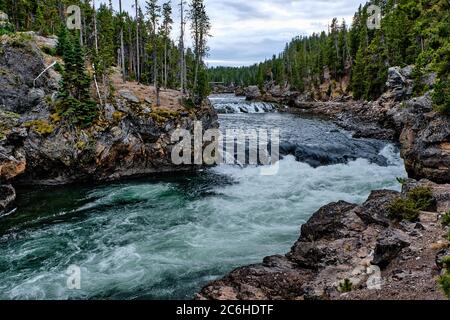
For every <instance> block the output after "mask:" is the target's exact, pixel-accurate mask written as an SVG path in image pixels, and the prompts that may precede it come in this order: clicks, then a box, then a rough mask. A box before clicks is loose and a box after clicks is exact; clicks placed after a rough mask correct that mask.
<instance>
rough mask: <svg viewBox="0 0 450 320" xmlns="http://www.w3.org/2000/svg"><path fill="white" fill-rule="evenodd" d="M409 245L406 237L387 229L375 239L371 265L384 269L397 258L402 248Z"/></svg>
mask: <svg viewBox="0 0 450 320" xmlns="http://www.w3.org/2000/svg"><path fill="white" fill-rule="evenodd" d="M409 245H410V243H409V242H408V241H407V238H406V235H404V234H402V233H400V231H397V230H393V229H387V230H385V231H383V232H382V233H381V234H380V236H379V237H378V239H377V244H376V247H375V253H374V258H373V260H372V262H371V263H372V264H373V265H376V266H379V267H380V268H381V269H384V268H386V267H387V266H388V265H389V264H390V263H391V261H392V260H394V259H395V258H397V257H398V255H399V254H400V252H401V251H402V250H403V248H406V247H408V246H409Z"/></svg>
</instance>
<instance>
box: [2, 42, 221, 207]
mask: <svg viewBox="0 0 450 320" xmlns="http://www.w3.org/2000/svg"><path fill="white" fill-rule="evenodd" d="M47 40H48V41H47ZM47 40H45V39H44V38H42V37H39V36H36V35H35V34H33V33H27V34H21V33H17V34H14V35H11V36H3V37H1V38H0V51H1V52H2V55H0V87H1V88H2V89H1V90H0V183H2V185H1V191H2V195H1V197H0V201H1V203H0V211H1V210H2V209H4V208H6V206H8V205H9V204H10V203H11V201H13V200H14V197H15V194H14V196H13V194H12V193H11V190H13V189H11V188H12V187H10V184H32V185H36V184H45V185H58V184H67V183H74V182H84V181H111V180H116V179H120V178H124V177H134V176H142V175H148V174H155V173H164V172H173V171H186V170H193V169H196V168H197V167H196V166H194V165H181V166H176V165H174V164H173V163H172V160H171V151H172V148H173V146H174V145H175V143H174V142H172V141H171V137H172V133H173V132H174V131H175V130H177V129H185V130H188V131H191V132H192V131H193V129H194V123H195V122H196V121H200V122H201V123H202V126H203V130H207V129H209V128H216V127H217V126H218V123H217V114H216V112H215V111H214V109H213V108H212V107H211V106H210V105H209V104H208V103H205V104H204V105H202V106H201V107H198V108H194V109H191V108H186V107H184V106H183V104H182V99H181V95H180V94H179V93H178V92H176V91H173V90H165V91H161V101H162V105H161V106H160V107H158V106H155V105H152V102H153V101H156V99H154V90H153V89H152V88H150V87H147V86H143V85H138V84H135V83H127V84H123V83H122V82H120V87H119V88H117V90H116V92H117V93H116V94H115V96H114V97H112V98H111V99H110V101H108V103H106V104H105V105H104V106H101V105H99V106H98V107H99V110H100V114H99V117H98V119H97V120H96V121H95V123H94V124H93V125H92V126H91V127H89V128H75V127H73V126H70V125H67V124H66V123H64V121H63V120H62V119H61V117H60V115H59V114H58V112H57V110H56V109H55V97H56V96H57V92H58V82H59V79H60V75H59V74H58V73H57V72H55V71H54V70H51V71H49V72H46V73H45V74H44V75H43V76H42V77H40V78H39V79H38V80H37V81H34V79H36V77H37V76H38V75H39V74H40V73H41V72H42V71H43V70H44V69H45V68H46V66H47V65H48V64H49V63H48V61H52V60H54V59H57V57H50V56H48V55H47V54H45V53H44V51H43V50H42V48H41V46H54V45H55V42H54V41H53V39H47ZM118 78H120V77H118ZM112 83H113V84H114V78H113V79H112Z"/></svg>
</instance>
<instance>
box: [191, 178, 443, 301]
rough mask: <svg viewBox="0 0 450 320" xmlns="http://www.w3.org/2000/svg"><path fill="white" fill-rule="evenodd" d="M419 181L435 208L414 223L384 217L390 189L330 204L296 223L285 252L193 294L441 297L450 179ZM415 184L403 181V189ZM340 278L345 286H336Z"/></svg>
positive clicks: (392, 193)
mask: <svg viewBox="0 0 450 320" xmlns="http://www.w3.org/2000/svg"><path fill="white" fill-rule="evenodd" d="M419 184H420V185H427V186H431V187H432V189H433V195H434V197H435V199H436V200H437V212H422V213H421V215H420V222H415V223H412V222H406V221H403V222H400V223H398V222H394V221H392V220H391V219H389V218H388V211H387V207H388V205H389V204H390V203H391V201H392V200H393V199H394V198H396V197H398V196H400V195H401V193H398V192H395V191H388V190H380V191H374V192H372V194H371V195H370V197H369V198H368V199H367V201H366V202H365V203H364V204H362V205H356V204H351V203H346V202H343V201H341V202H337V203H332V204H329V205H327V206H325V207H323V208H321V209H320V210H319V211H317V212H316V213H315V214H314V215H313V216H312V217H311V219H310V220H309V221H308V222H307V223H306V224H305V225H303V226H302V227H301V236H300V238H299V240H298V241H297V242H296V243H295V245H294V246H293V247H292V249H291V251H290V252H289V253H288V254H286V255H284V256H282V255H278V256H271V257H266V258H265V259H264V261H263V263H261V264H255V265H251V266H247V267H243V268H239V269H236V270H234V271H233V272H231V273H230V274H229V275H228V276H227V277H225V278H223V279H221V280H218V281H215V282H213V283H211V284H209V285H207V286H206V287H204V288H203V289H202V291H201V292H200V293H199V294H198V295H197V297H196V298H197V299H219V300H221V299H225V300H237V299H239V300H241V299H243V300H253V299H292V300H297V299H444V298H445V297H444V296H443V294H442V293H441V292H440V291H439V289H438V288H437V284H436V278H437V276H438V275H439V274H440V271H441V270H440V268H442V266H440V265H439V264H437V263H436V259H437V258H439V257H442V255H445V254H448V253H449V249H448V245H449V244H448V242H447V240H445V238H444V234H445V233H446V232H448V230H447V229H448V228H447V229H446V228H444V227H443V226H442V225H441V223H440V221H439V212H446V211H448V210H449V209H450V198H449V197H448V194H449V192H450V185H437V184H434V183H432V182H429V181H422V182H420V183H419ZM419 184H418V183H416V182H415V181H409V182H408V184H406V185H405V186H404V190H403V192H402V193H403V194H405V193H406V192H407V190H410V189H411V188H412V187H415V186H417V185H419ZM378 268H380V269H378ZM377 270H381V283H380V282H379V280H378V279H380V278H379V277H377ZM345 279H348V280H349V281H350V283H351V284H352V290H351V292H348V293H343V292H341V291H342V290H340V289H339V285H340V284H342V283H343V282H344V281H345ZM374 283H375V284H380V285H381V287H379V288H378V289H377V288H375V287H374V286H373V285H374Z"/></svg>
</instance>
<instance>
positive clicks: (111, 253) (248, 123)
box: [0, 95, 406, 299]
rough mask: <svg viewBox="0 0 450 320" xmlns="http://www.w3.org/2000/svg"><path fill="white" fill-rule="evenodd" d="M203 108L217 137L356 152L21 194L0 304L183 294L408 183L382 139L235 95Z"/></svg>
mask: <svg viewBox="0 0 450 320" xmlns="http://www.w3.org/2000/svg"><path fill="white" fill-rule="evenodd" d="M211 101H212V102H213V104H214V105H215V106H216V108H217V109H218V110H219V111H220V112H222V114H220V115H219V121H220V125H221V128H222V130H225V129H228V128H247V129H260V128H267V129H270V128H275V127H276V128H280V132H281V141H282V142H289V143H302V145H303V146H306V147H307V148H308V150H314V149H315V148H316V149H320V150H321V152H326V151H327V149H326V148H325V149H324V148H323V146H325V145H327V146H334V147H340V146H345V148H344V150H350V151H351V152H353V151H355V150H356V151H358V150H361V149H362V150H364V152H361V153H360V154H362V156H361V157H358V158H355V159H353V158H351V159H350V160H349V161H346V162H342V163H332V164H330V165H314V166H311V165H310V164H311V163H309V161H308V159H306V160H305V161H302V159H303V158H302V156H301V155H300V156H299V154H293V155H287V156H286V157H284V158H283V159H282V160H281V161H280V168H279V172H278V174H276V175H273V176H263V175H261V174H260V169H259V168H258V167H255V166H244V167H242V166H237V165H227V164H223V165H219V166H217V167H215V168H211V169H207V170H203V171H201V172H198V173H196V174H182V175H181V174H179V175H174V176H167V177H158V178H146V179H140V180H133V181H127V182H120V183H113V184H107V185H98V186H68V187H58V188H47V187H45V188H44V187H41V188H36V187H35V188H22V189H19V190H18V194H19V199H18V202H17V203H18V208H17V211H15V212H14V213H13V214H11V215H8V216H3V217H0V299H191V298H192V297H193V296H194V295H195V293H196V292H197V291H199V289H200V288H201V287H202V286H203V285H204V284H206V283H207V282H208V281H211V280H214V279H217V278H219V277H222V276H224V275H226V274H227V273H228V272H230V271H231V270H233V269H234V268H236V267H239V266H243V265H247V264H251V263H258V262H260V261H261V260H262V259H263V258H264V257H265V256H267V255H271V254H282V253H285V252H288V251H289V249H290V247H291V246H292V245H293V243H294V242H295V240H296V239H297V238H298V236H299V230H300V226H301V224H302V223H304V222H305V221H307V219H308V218H309V217H310V216H311V214H312V213H314V212H315V211H316V210H317V209H319V208H320V207H321V206H323V205H325V204H327V203H329V202H333V201H337V200H346V201H349V202H356V203H361V202H363V201H364V200H365V199H366V197H367V196H368V195H369V193H370V191H371V190H373V189H382V188H387V189H395V190H398V189H399V188H400V186H399V184H398V182H397V181H396V177H405V176H406V172H405V170H404V165H403V161H402V160H401V159H400V156H399V153H398V150H397V148H396V147H395V146H393V145H391V144H389V143H387V142H382V141H374V140H369V139H363V140H358V139H352V138H351V136H350V134H349V133H348V132H345V131H343V130H340V129H339V128H337V127H336V126H335V125H334V124H333V123H331V122H328V121H325V120H322V119H317V118H309V117H299V116H295V115H291V114H286V113H279V112H276V111H275V109H274V106H273V105H269V104H264V105H261V104H258V103H248V102H245V101H243V100H242V99H241V98H236V97H234V96H231V95H222V96H214V97H211ZM227 106H228V107H227ZM338 149H339V148H338ZM339 150H341V149H339ZM334 152H336V150H334ZM356 154H359V153H356ZM365 154H367V157H366V156H364V155H365ZM306 158H308V157H306ZM374 159H375V160H374ZM337 162H339V161H337ZM308 163H309V164H308ZM71 265H75V266H78V267H79V268H80V280H81V282H80V289H79V290H76V289H75V290H73V289H69V288H68V286H67V279H68V275H67V273H66V271H67V269H68V267H69V266H71Z"/></svg>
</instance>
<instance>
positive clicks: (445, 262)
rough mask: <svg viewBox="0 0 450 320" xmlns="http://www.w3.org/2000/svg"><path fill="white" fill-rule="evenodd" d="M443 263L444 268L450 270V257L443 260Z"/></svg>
mask: <svg viewBox="0 0 450 320" xmlns="http://www.w3.org/2000/svg"><path fill="white" fill-rule="evenodd" d="M441 263H442V264H443V265H444V268H446V269H450V256H446V257H444V258H442V260H441Z"/></svg>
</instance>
